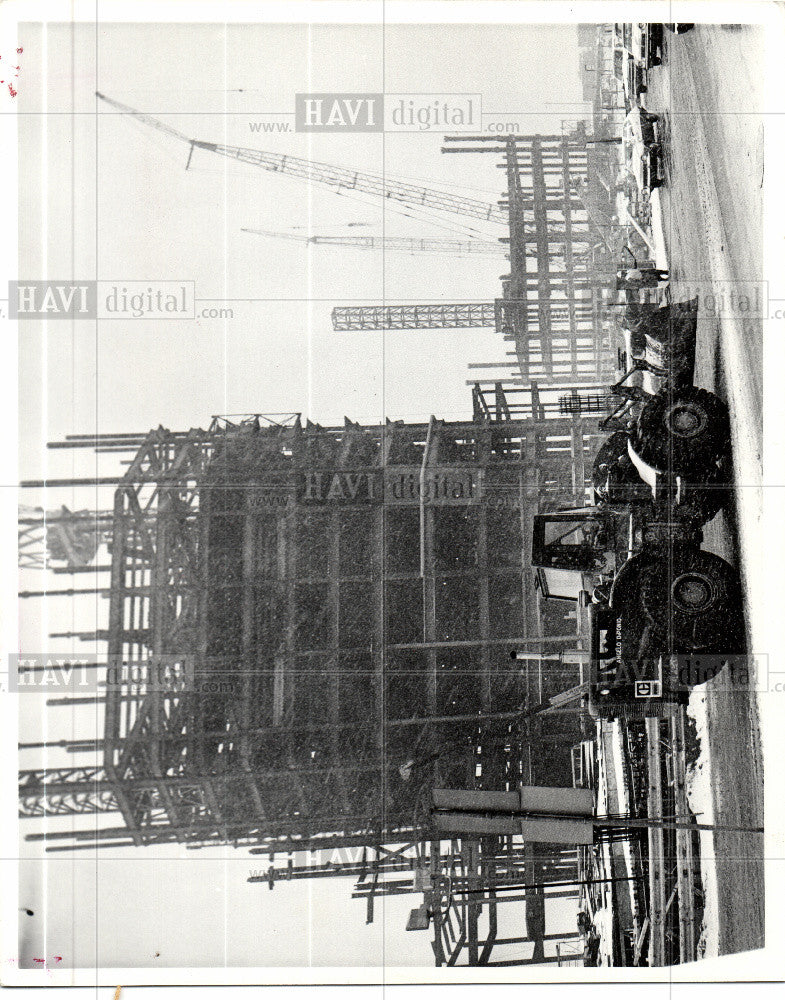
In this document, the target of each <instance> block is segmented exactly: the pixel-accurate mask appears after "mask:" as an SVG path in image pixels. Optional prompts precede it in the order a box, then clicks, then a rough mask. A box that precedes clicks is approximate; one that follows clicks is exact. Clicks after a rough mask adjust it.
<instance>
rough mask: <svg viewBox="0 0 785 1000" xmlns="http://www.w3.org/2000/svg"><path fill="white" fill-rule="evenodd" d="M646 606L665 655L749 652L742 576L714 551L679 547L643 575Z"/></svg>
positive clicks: (643, 600) (644, 605) (644, 609)
mask: <svg viewBox="0 0 785 1000" xmlns="http://www.w3.org/2000/svg"><path fill="white" fill-rule="evenodd" d="M640 601H641V605H642V608H643V612H644V614H645V616H646V618H647V619H648V620H649V622H650V623H651V624H652V625H653V626H654V629H655V631H656V632H657V634H658V635H659V636H660V637H661V641H662V646H663V652H665V651H666V650H667V652H669V653H675V654H678V653H698V652H705V653H718V654H725V653H728V654H731V653H738V652H740V651H743V646H744V626H743V617H742V611H741V609H742V598H741V586H740V583H739V577H738V574H737V572H736V570H735V569H734V568H733V567H732V566H731V565H730V564H729V563H727V562H725V560H724V559H721V558H720V557H719V556H717V555H714V553H713V552H704V551H702V550H700V549H693V548H675V549H673V551H672V552H671V553H670V555H669V557H668V556H667V555H666V556H663V558H662V559H659V560H657V561H656V562H654V563H652V564H651V565H650V566H649V567H647V569H646V570H645V571H644V573H643V574H642V578H641V589H640ZM718 669H719V667H718Z"/></svg>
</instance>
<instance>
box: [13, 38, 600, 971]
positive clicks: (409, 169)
mask: <svg viewBox="0 0 785 1000" xmlns="http://www.w3.org/2000/svg"><path fill="white" fill-rule="evenodd" d="M20 36H21V39H22V44H23V46H24V50H25V63H24V67H25V72H24V78H23V80H22V83H23V84H24V87H21V86H20V94H19V101H20V103H19V109H20V111H21V112H23V114H22V115H21V116H20V118H19V137H20V191H19V218H20V234H19V243H20V276H22V275H24V276H26V277H39V276H42V275H44V274H46V275H48V276H50V277H56V278H71V277H76V278H92V277H98V278H99V279H103V280H117V281H120V282H122V281H124V280H125V281H128V280H175V279H177V280H192V281H194V282H195V287H196V296H197V299H204V300H209V301H208V303H207V304H210V305H220V304H222V303H223V304H228V305H230V306H231V308H232V309H233V310H234V316H233V318H232V319H231V320H225V321H219V320H204V319H198V320H195V321H172V322H168V323H163V322H150V321H136V322H126V321H105V322H100V323H98V324H96V323H93V322H90V323H76V324H73V323H70V322H60V323H57V322H52V323H50V324H49V327H48V330H46V331H45V330H43V329H41V328H39V327H38V326H37V325H36V324H34V323H25V324H21V325H20V330H21V334H20V382H19V384H20V400H21V404H20V442H19V468H20V477H21V478H38V477H42V476H48V477H58V476H68V475H72V474H77V475H88V474H91V473H95V472H97V473H98V474H102V475H111V474H113V473H116V471H117V470H116V466H115V465H114V464H113V460H112V457H111V456H109V457H106V456H102V457H98V458H96V457H95V456H94V455H92V453H90V452H88V451H86V450H85V451H81V452H76V453H69V452H64V451H56V452H51V451H50V452H47V451H46V450H45V449H44V447H43V443H44V442H45V441H46V440H52V439H62V438H63V437H64V435H66V434H69V433H76V432H90V433H92V432H94V431H96V432H99V433H103V432H107V431H145V430H147V429H148V428H150V427H153V426H158V425H159V424H163V425H164V426H166V427H169V428H171V429H187V428H189V427H195V426H205V425H206V424H207V423H208V422H209V420H210V417H211V416H212V415H213V414H221V413H249V412H261V413H269V412H281V411H286V412H290V411H300V412H302V413H303V415H304V417H305V416H308V417H310V418H311V419H312V420H315V421H319V422H321V423H323V424H327V423H332V422H342V420H343V416H344V414H346V415H348V416H349V417H351V418H352V419H353V420H358V421H361V422H379V421H381V420H383V419H384V418H385V417H390V418H406V419H408V420H418V421H420V420H427V419H428V417H429V415H430V414H431V413H433V414H435V415H436V416H438V417H442V418H448V419H461V418H463V419H466V418H468V417H469V416H470V391H469V389H468V388H467V386H466V385H465V380H466V379H467V377H469V373H468V371H467V364H468V363H469V362H472V361H501V360H503V358H504V355H505V349H506V346H507V345H505V344H504V342H503V341H501V339H500V338H499V337H498V336H497V335H496V334H495V333H493V332H492V331H477V330H472V331H461V330H453V331H450V330H448V331H441V332H439V331H427V332H422V331H400V332H392V333H388V334H382V333H376V332H371V333H357V334H337V333H334V332H333V331H332V329H331V324H330V311H331V309H332V307H333V305H335V304H339V303H344V304H351V303H361V302H369V303H370V302H378V301H381V300H382V299H385V300H386V301H388V302H396V301H405V300H410V301H426V302H427V301H437V300H440V299H441V300H445V301H454V300H461V299H463V300H478V301H482V300H487V299H491V298H493V297H495V296H496V295H497V294H499V291H500V285H499V276H500V275H501V274H502V273H504V272H505V270H506V266H507V265H506V261H505V260H504V258H503V257H501V256H500V257H499V258H498V259H497V258H496V257H488V258H485V257H480V256H479V255H478V256H477V257H473V258H455V257H449V258H440V257H436V256H434V257H422V256H407V255H393V254H384V255H383V254H380V253H376V254H374V253H371V252H369V251H356V250H347V249H341V250H334V249H326V248H318V247H306V246H304V245H302V244H300V243H298V242H294V241H287V240H274V239H269V238H265V237H260V236H255V235H251V234H247V233H243V232H241V230H242V228H243V227H248V228H258V229H266V230H273V231H278V232H289V233H298V234H299V233H306V234H318V233H322V234H327V235H341V234H350V235H351V234H361V235H382V234H384V235H387V236H415V237H445V238H467V237H468V236H470V235H472V234H474V235H481V236H482V237H483V238H486V239H495V238H496V236H497V235H501V234H500V233H498V232H497V230H496V229H494V227H493V226H492V225H489V224H482V223H476V222H474V221H473V220H471V219H465V220H464V219H462V218H459V217H457V216H456V217H452V218H450V217H444V218H440V219H438V220H434V221H433V222H425V221H423V219H422V218H418V217H416V216H414V215H413V213H411V212H402V211H400V210H399V208H398V207H397V206H390V205H388V204H386V203H385V204H384V205H382V206H379V205H377V204H375V203H373V202H371V201H370V200H368V199H356V198H351V197H348V196H338V195H336V194H335V193H334V192H332V191H328V190H325V189H319V188H317V187H316V186H311V187H308V186H305V185H304V184H303V182H302V181H299V180H297V179H294V178H289V177H284V176H279V175H271V174H269V173H265V172H263V171H260V170H259V169H258V168H255V167H253V166H250V165H246V164H238V163H235V162H230V161H228V160H226V159H223V158H220V157H217V156H214V155H213V154H211V153H209V152H206V151H198V150H197V151H196V152H195V154H194V157H193V159H192V161H191V164H190V167H189V169H188V170H187V171H186V170H185V164H186V159H187V154H188V146H187V145H186V144H184V143H181V142H178V141H177V140H176V139H173V138H171V137H168V136H165V135H162V134H161V133H159V132H155V131H152V130H151V129H149V128H147V127H146V126H144V125H142V124H140V123H138V122H135V121H132V120H130V119H128V118H127V117H122V116H118V115H115V114H111V113H108V109H107V107H106V106H99V107H98V108H96V102H95V99H94V91H95V90H100V91H102V92H103V93H105V94H107V95H108V96H110V97H113V98H115V99H117V100H119V101H121V102H123V103H126V104H130V105H132V106H134V107H137V108H139V109H141V110H143V111H145V112H147V113H149V114H153V115H155V116H156V117H159V118H160V119H161V120H163V121H165V122H167V123H169V124H171V125H173V126H174V127H176V128H178V129H179V130H180V131H182V132H184V133H186V134H187V135H190V136H193V137H195V138H199V139H203V140H208V141H215V142H220V143H224V144H227V145H233V146H250V147H257V148H263V149H267V150H270V151H273V152H280V153H289V154H292V155H297V156H303V157H308V158H312V159H315V160H320V161H323V162H327V163H335V164H339V165H344V166H349V167H355V168H357V169H360V170H365V171H371V172H376V173H381V172H385V173H387V174H390V175H396V176H399V177H405V178H407V179H411V180H412V181H414V182H415V183H417V182H419V183H424V184H428V185H431V186H442V187H445V188H448V189H449V190H451V191H456V190H457V191H459V192H463V193H465V194H466V195H468V196H470V197H474V198H478V199H481V200H487V201H490V202H495V201H496V200H497V199H498V197H499V195H500V193H501V188H502V182H503V174H502V173H501V172H500V171H499V170H498V169H496V165H495V158H494V157H492V156H468V155H467V156H450V157H446V156H444V155H442V154H441V153H440V147H441V139H442V136H443V133H442V132H427V133H418V134H416V135H411V134H384V135H380V134H372V135H354V136H348V137H347V136H333V135H308V134H302V133H295V132H288V133H285V134H280V133H279V134H275V133H266V134H264V135H263V136H262V135H259V134H258V133H253V132H252V130H251V125H250V123H253V122H258V121H267V122H271V121H272V122H276V121H277V122H286V121H292V120H293V116H292V112H293V108H294V94H295V93H299V92H310V93H315V92H323V91H329V92H355V93H356V92H366V91H369V92H379V91H386V92H387V93H412V92H417V93H438V94H443V93H480V94H481V95H482V101H483V112H484V113H485V114H486V115H487V118H486V119H485V124H486V126H487V124H489V123H490V122H492V121H501V122H507V121H510V122H517V123H519V124H520V130H521V132H523V133H526V132H535V131H541V132H560V131H561V128H562V121H563V120H565V119H568V118H571V120H574V117H575V115H576V113H582V105H580V101H581V94H580V86H579V80H578V71H577V69H578V55H577V42H576V32H575V29H574V28H572V27H569V26H567V27H558V28H556V27H552V26H542V27H527V26H522V27H512V26H509V25H499V26H463V27H462V26H448V25H410V26H396V25H389V24H388V25H386V27H385V28H384V29H382V28H381V27H376V26H360V25H349V26H346V25H344V26H309V25H300V26H296V25H285V24H282V25H267V26H264V25H248V24H246V25H223V24H212V25H211V24H205V25H174V24H172V25H165V26H161V25H152V24H125V25H112V24H103V25H101V26H100V27H99V28H98V30H97V32H96V29H95V28H94V26H92V25H89V24H87V25H76V26H71V25H57V24H52V25H49V26H48V29H47V30H46V31H42V30H41V27H40V26H36V25H28V26H25V27H24V28H23V29H22V30H21V32H20ZM96 110H97V111H98V114H97V115H96ZM24 501H25V502H26V503H28V504H31V505H38V504H41V503H44V504H45V506H46V507H47V508H49V509H51V508H54V507H57V506H59V505H60V504H61V503H64V504H66V505H67V506H69V507H70V508H71V509H82V508H91V509H106V508H107V507H108V506H109V505H110V503H111V493H110V491H109V490H108V489H100V488H99V489H95V488H89V489H88V488H80V489H68V490H55V489H52V490H50V491H48V493H47V495H46V497H45V498H44V497H43V496H42V495H41V493H40V491H33V490H30V491H26V493H25V497H24ZM65 579H66V578H64V577H51V576H48V577H47V578H46V579H44V578H43V574H39V573H35V572H33V571H22V572H21V573H20V589H43V588H44V586H48V587H50V588H51V587H52V586H53V585H59V586H63V585H64V583H63V581H64V580H65ZM55 581H56V583H55ZM103 613H104V608H103V605H102V604H101V603H100V602H98V601H95V600H93V599H92V598H82V599H79V598H73V599H72V598H69V599H64V598H58V599H54V598H52V599H50V600H48V601H46V602H43V601H38V600H29V601H26V602H24V603H23V604H22V605H21V617H20V623H19V625H20V648H21V649H22V650H27V651H31V650H33V649H35V650H36V651H40V650H42V649H50V648H51V644H50V643H49V640H48V639H47V638H46V636H47V634H48V632H50V631H57V630H60V629H63V628H68V627H71V625H72V624H73V625H75V626H76V627H77V628H79V629H80V630H90V629H92V628H95V627H101V626H102V625H103ZM90 649H91V646H90V645H89V644H84V643H81V644H74V646H73V648H72V650H71V651H72V652H74V653H77V652H80V653H84V652H87V651H89V650H90ZM58 652H62V653H65V654H66V655H67V654H68V652H69V649H68V648H67V644H66V648H65V649H61V648H59V647H58ZM26 697H27V698H32V697H33V696H26ZM69 714H70V718H69ZM21 726H22V736H23V738H31V737H32V738H37V739H40V738H43V737H44V734H45V733H49V736H50V738H63V737H68V736H70V735H80V736H85V735H93V734H95V733H96V732H97V731H98V728H99V726H100V718H99V717H98V716H97V715H96V713H95V712H94V711H93V710H92V709H86V710H85V709H79V710H74V709H49V710H48V713H44V711H43V708H42V705H41V704H40V702H37V701H35V702H29V703H26V704H23V705H22V706H21ZM33 733H35V734H36V735H35V736H33V735H32V734H33ZM78 759H79V758H74V757H73V756H70V755H69V756H68V757H67V758H66V757H65V756H64V755H62V754H58V753H57V751H50V752H49V755H48V758H47V762H48V765H49V766H56V765H57V764H58V763H66V762H67V763H74V762H75V760H78ZM42 762H43V757H42V756H41V755H37V754H33V753H32V752H27V753H26V755H25V757H24V759H23V761H22V766H25V767H33V766H41V764H42ZM82 762H85V763H86V762H88V761H87V759H86V758H85V759H84V760H83V761H82ZM28 822H33V821H28ZM50 828H51V829H62V821H54V822H53V823H52V826H51V827H50ZM26 829H27V828H26V827H25V828H24V829H23V832H25V830H26ZM22 850H23V851H24V854H25V856H26V858H28V860H27V861H25V862H24V863H23V865H22V867H21V869H20V884H21V891H22V894H23V899H20V905H23V906H29V907H30V908H32V909H34V910H35V911H36V916H35V917H32V918H27V920H28V922H27V924H26V925H25V933H24V939H23V955H22V956H21V958H22V959H23V960H27V961H30V959H31V957H33V954H34V953H35V952H36V951H40V950H41V949H42V948H43V949H44V950H45V951H46V953H47V954H49V953H53V954H54V953H56V954H60V955H62V956H64V963H65V964H66V965H70V966H73V965H82V966H86V967H91V966H94V965H95V964H96V963H98V964H103V965H110V966H111V965H115V966H123V965H126V966H131V965H145V964H155V963H157V964H159V965H168V966H178V965H182V964H189V963H190V964H199V962H203V963H204V964H209V965H216V964H217V965H221V964H226V965H232V966H243V965H249V966H265V965H278V964H286V965H300V964H313V965H323V964H328V965H329V964H331V963H334V962H335V960H336V957H337V964H341V965H357V966H361V965H369V966H378V965H379V964H386V965H407V964H410V965H431V964H432V961H433V959H432V954H431V951H430V946H429V938H430V935H429V934H427V935H426V934H419V935H418V934H406V933H405V932H404V931H403V926H404V924H405V918H406V914H407V913H408V909H409V907H410V906H411V905H413V901H412V899H410V898H406V897H404V898H402V899H401V898H400V897H399V898H395V899H393V900H389V901H387V903H386V904H385V905H384V906H382V905H380V907H379V911H380V914H381V915H380V918H379V919H378V921H377V923H376V924H375V925H373V926H372V927H370V928H368V927H366V926H365V912H364V905H363V904H362V903H360V902H357V901H352V900H351V899H350V898H349V895H350V883H347V884H346V885H345V886H342V887H341V890H340V891H337V890H338V886H337V885H336V884H335V883H334V882H333V881H332V880H331V881H329V882H321V883H318V884H316V885H310V884H308V883H303V882H300V883H294V884H290V885H283V886H279V887H277V888H276V890H275V891H274V892H272V893H270V892H268V890H267V888H266V887H264V886H259V885H250V886H249V885H248V884H247V883H246V881H245V878H246V876H247V874H248V871H249V870H250V869H251V868H255V867H258V866H259V865H258V861H256V860H254V859H251V858H250V857H249V856H248V855H247V854H245V852H242V851H235V850H233V849H231V848H211V849H207V850H202V851H198V852H185V851H183V850H181V849H180V848H178V847H176V846H175V847H168V848H149V849H145V850H136V849H127V850H118V851H114V850H113V851H108V852H99V854H98V857H97V858H95V857H93V856H92V855H90V854H84V853H83V854H81V855H80V854H77V855H74V856H68V855H56V856H52V855H49V856H48V857H47V860H46V863H45V864H42V862H41V861H40V846H39V845H35V844H29V843H27V842H23V844H22ZM196 866H201V867H199V868H198V869H196ZM195 870H198V875H196V876H195V875H194V871H195ZM341 881H344V880H341ZM28 900H31V901H33V902H28ZM566 919H567V917H566V916H565V914H564V913H563V912H562V911H560V912H559V913H557V914H554V920H556V921H557V923H558V922H559V921H563V920H566ZM573 920H574V914H573V915H571V916H570V917H569V921H568V923H567V924H565V926H569V927H570V929H571V928H572V926H573ZM218 927H220V928H221V931H220V933H216V928H218ZM185 928H187V932H186V931H185V930H184V929H185ZM557 929H560V928H557ZM156 951H157V952H158V953H159V955H158V957H157V958H156V957H155V954H154V953H155V952H156ZM194 956H197V958H195V957H194Z"/></svg>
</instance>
